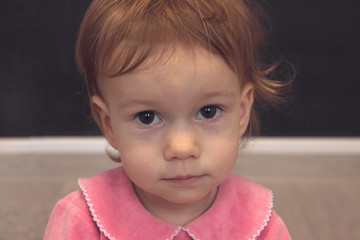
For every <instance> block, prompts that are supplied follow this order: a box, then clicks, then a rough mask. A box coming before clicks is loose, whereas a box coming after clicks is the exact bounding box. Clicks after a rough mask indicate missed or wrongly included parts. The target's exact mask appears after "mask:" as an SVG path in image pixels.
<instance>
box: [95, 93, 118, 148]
mask: <svg viewBox="0 0 360 240" xmlns="http://www.w3.org/2000/svg"><path fill="white" fill-rule="evenodd" d="M91 102H92V104H93V105H94V109H95V110H96V112H97V113H98V115H99V117H100V122H101V127H102V130H103V134H104V135H105V138H106V140H107V141H108V143H109V144H110V145H111V146H112V147H113V148H115V149H117V146H116V141H115V137H114V131H113V128H112V125H111V118H110V111H109V107H108V105H107V104H106V102H105V101H104V99H103V98H101V97H100V96H97V95H94V96H92V97H91Z"/></svg>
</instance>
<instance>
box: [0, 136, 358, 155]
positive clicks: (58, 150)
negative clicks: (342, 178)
mask: <svg viewBox="0 0 360 240" xmlns="http://www.w3.org/2000/svg"><path fill="white" fill-rule="evenodd" d="M105 144H106V141H105V139H104V138H103V137H27V138H0V154H101V153H104V148H105ZM243 153H245V154H257V155H258V154H267V155H268V154H270V155H273V154H276V155H278V154H280V155H282V154H284V155H288V154H290V155H292V154H295V155H299V154H301V155H302V154H305V155H308V154H311V155H324V154H327V155H334V154H335V155H360V138H359V137H354V138H318V137H313V138H312V137H294V138H289V137H259V138H256V139H255V140H250V141H249V144H248V146H247V147H246V148H245V150H244V152H243Z"/></svg>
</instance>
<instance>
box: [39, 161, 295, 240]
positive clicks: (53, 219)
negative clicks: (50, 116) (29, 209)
mask: <svg viewBox="0 0 360 240" xmlns="http://www.w3.org/2000/svg"><path fill="white" fill-rule="evenodd" d="M79 185H80V188H81V190H79V191H76V192H73V193H71V194H69V195H68V196H66V197H65V198H63V199H62V200H60V201H59V202H58V203H57V204H56V206H55V208H54V210H53V212H52V214H51V216H50V219H49V223H48V227H47V230H46V232H45V236H44V239H45V240H48V239H88V240H92V239H117V240H125V239H126V240H132V239H137V240H142V239H144V240H145V239H146V240H149V239H156V240H158V239H159V240H209V239H234V240H235V239H236V240H253V239H254V240H255V239H256V240H265V239H266V240H275V239H276V240H278V239H281V240H288V239H291V238H290V235H289V233H288V231H287V229H286V226H285V224H284V223H283V221H282V220H281V218H280V217H279V216H278V215H277V214H276V213H275V212H274V210H273V199H272V193H271V191H269V190H268V189H266V188H264V187H262V186H260V185H258V184H256V183H253V182H251V181H248V180H246V179H243V178H241V177H237V176H234V175H231V176H229V178H228V179H227V180H226V181H225V182H224V183H222V184H221V185H220V187H219V190H218V194H217V197H216V199H215V201H214V203H213V204H212V206H211V207H210V208H209V209H208V210H207V211H206V212H205V213H204V214H203V215H201V216H200V217H198V218H197V219H195V220H194V221H192V222H190V223H189V224H187V225H186V226H174V225H171V224H168V223H166V222H164V221H162V220H159V219H157V218H155V217H153V216H152V215H151V214H150V213H149V212H147V211H146V209H145V208H144V207H143V206H142V204H141V202H140V201H139V200H138V198H137V196H136V194H135V192H134V189H133V186H132V183H131V181H130V179H129V178H128V177H127V175H126V173H125V171H124V169H123V168H122V167H119V168H115V169H112V170H108V171H105V172H103V173H101V174H99V175H97V176H95V177H93V178H89V179H79Z"/></svg>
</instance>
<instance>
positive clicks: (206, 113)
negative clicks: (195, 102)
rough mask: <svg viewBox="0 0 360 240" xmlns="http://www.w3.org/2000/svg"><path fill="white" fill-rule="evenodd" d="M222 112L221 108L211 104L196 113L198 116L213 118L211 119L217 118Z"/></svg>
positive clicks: (200, 117)
mask: <svg viewBox="0 0 360 240" xmlns="http://www.w3.org/2000/svg"><path fill="white" fill-rule="evenodd" d="M221 112H222V109H221V108H219V107H217V106H214V105H209V106H205V107H202V108H201V109H200V112H199V113H198V114H197V115H196V118H197V119H205V120H211V119H215V118H217V117H218V116H219V115H220V113H221Z"/></svg>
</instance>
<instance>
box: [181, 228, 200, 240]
mask: <svg viewBox="0 0 360 240" xmlns="http://www.w3.org/2000/svg"><path fill="white" fill-rule="evenodd" d="M183 230H184V231H185V232H187V234H189V236H190V237H191V238H192V239H194V240H200V239H199V238H196V237H195V235H194V234H192V233H191V232H190V230H189V229H187V228H183Z"/></svg>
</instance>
